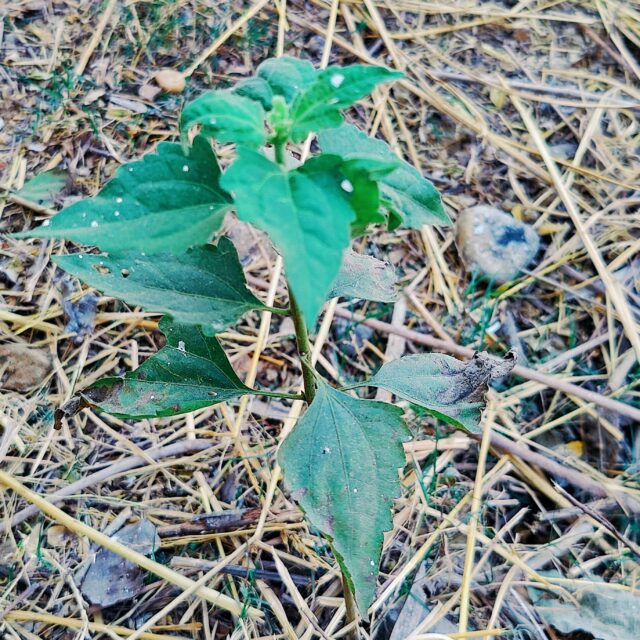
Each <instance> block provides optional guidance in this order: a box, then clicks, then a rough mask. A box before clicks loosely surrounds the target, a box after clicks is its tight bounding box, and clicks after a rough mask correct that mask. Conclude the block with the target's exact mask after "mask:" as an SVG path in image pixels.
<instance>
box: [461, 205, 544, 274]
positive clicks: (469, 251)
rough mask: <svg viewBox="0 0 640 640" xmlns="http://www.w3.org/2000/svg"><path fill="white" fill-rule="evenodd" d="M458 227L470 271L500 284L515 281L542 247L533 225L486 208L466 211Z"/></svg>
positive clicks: (464, 258) (462, 251) (482, 206)
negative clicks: (476, 271) (479, 273)
mask: <svg viewBox="0 0 640 640" xmlns="http://www.w3.org/2000/svg"><path fill="white" fill-rule="evenodd" d="M456 227H457V229H456V231H457V244H458V249H459V250H460V252H461V254H462V258H463V260H464V263H465V266H466V267H467V269H469V270H479V271H481V272H482V273H483V274H484V275H486V276H487V277H489V278H492V279H493V280H495V281H496V282H497V283H502V282H507V281H509V280H513V279H514V278H516V277H517V276H518V274H519V273H520V272H521V271H522V270H523V269H525V268H526V267H527V266H528V265H529V264H530V263H531V261H532V260H533V259H534V258H535V256H536V253H538V248H539V247H540V237H539V236H538V234H537V232H536V231H535V230H534V228H533V227H532V226H531V225H528V224H526V223H524V222H520V221H518V220H516V219H515V218H513V217H512V216H510V215H509V214H508V213H505V212H504V211H501V210H500V209H496V208H494V207H489V206H486V205H478V206H476V207H472V208H470V209H465V210H464V211H463V212H462V213H461V214H460V215H459V216H458V220H457V222H456Z"/></svg>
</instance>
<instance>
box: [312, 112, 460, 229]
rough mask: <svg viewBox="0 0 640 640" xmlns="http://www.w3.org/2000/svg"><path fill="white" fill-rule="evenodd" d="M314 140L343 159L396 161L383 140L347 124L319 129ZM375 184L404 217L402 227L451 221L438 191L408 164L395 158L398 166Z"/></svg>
mask: <svg viewBox="0 0 640 640" xmlns="http://www.w3.org/2000/svg"><path fill="white" fill-rule="evenodd" d="M318 142H319V143H320V147H321V149H322V150H323V151H324V152H325V153H334V154H337V155H339V156H342V157H343V158H345V159H347V160H355V159H365V158H369V159H370V158H377V159H378V160H392V159H394V160H399V158H398V156H396V154H395V153H394V152H393V151H392V149H391V148H390V147H389V145H388V144H387V143H386V142H384V141H383V140H378V139H377V138H371V137H369V136H368V135H367V134H366V133H364V132H363V131H360V130H359V129H358V128H357V127H355V126H353V125H351V124H344V125H342V126H341V127H338V128H335V129H327V130H325V131H321V132H320V133H319V134H318ZM379 184H380V190H381V192H382V198H383V203H384V204H385V206H386V207H387V208H388V209H390V211H391V213H393V214H394V215H397V216H399V217H400V218H401V219H402V220H404V225H405V226H407V227H411V228H413V229H419V228H421V227H422V225H425V224H438V225H449V224H451V221H450V219H449V216H448V215H447V213H446V211H445V210H444V207H443V206H442V199H441V198H440V194H439V193H438V190H437V189H436V188H435V187H434V186H433V184H432V183H431V182H430V181H429V180H427V179H426V178H424V177H423V176H422V175H421V174H420V172H419V171H418V170H417V169H416V168H415V167H412V166H411V165H410V164H409V163H407V162H404V161H399V166H398V168H397V169H396V170H395V171H392V172H391V173H389V174H387V175H386V176H383V177H382V178H380V183H379ZM396 226H397V225H396Z"/></svg>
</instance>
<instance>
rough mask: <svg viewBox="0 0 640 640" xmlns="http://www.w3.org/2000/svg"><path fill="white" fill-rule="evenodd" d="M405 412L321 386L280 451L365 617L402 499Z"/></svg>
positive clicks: (289, 479)
mask: <svg viewBox="0 0 640 640" xmlns="http://www.w3.org/2000/svg"><path fill="white" fill-rule="evenodd" d="M409 438H410V433H409V430H408V429H407V427H406V425H405V424H404V422H403V420H402V411H401V410H400V409H398V408H397V407H394V406H393V405H390V404H387V403H384V402H374V401H372V400H360V399H358V398H353V397H351V396H349V395H347V394H346V393H343V392H341V391H336V390H335V389H332V388H331V387H330V386H328V385H327V384H326V383H324V382H321V381H320V382H319V386H318V389H317V392H316V396H315V399H314V400H313V402H312V403H311V405H310V407H309V408H308V410H307V412H306V413H305V414H304V415H303V416H302V418H300V420H298V422H297V424H296V426H295V427H294V429H293V430H292V431H291V433H290V434H289V436H288V437H287V439H286V440H285V441H284V443H283V444H282V446H281V447H280V452H279V455H278V458H279V462H280V464H281V465H282V468H283V469H284V477H285V482H286V484H287V486H288V487H289V488H290V490H291V492H292V495H293V497H295V498H296V499H297V500H298V502H299V503H300V505H301V507H302V508H303V509H304V511H305V513H306V515H307V517H308V518H309V521H310V522H311V524H312V525H313V526H314V527H317V528H318V529H319V530H320V531H322V532H323V533H324V534H325V535H326V536H328V537H329V538H330V540H331V544H332V547H333V549H334V552H335V554H336V558H337V559H338V562H339V563H340V564H341V568H342V569H343V571H344V572H345V574H346V575H347V577H348V578H349V580H350V582H351V584H352V586H353V588H354V592H355V599H356V604H357V606H358V609H359V610H360V612H361V613H362V614H363V615H366V610H367V609H368V607H369V605H370V604H371V602H372V600H373V597H374V594H375V589H376V577H377V574H378V564H379V562H380V554H381V551H382V541H383V533H384V532H385V531H387V530H389V529H391V526H392V520H391V507H392V505H393V500H394V498H397V497H398V496H399V495H400V488H401V487H400V481H399V478H398V468H399V467H403V466H404V464H405V455H404V451H403V448H402V443H403V442H404V441H406V440H408V439H409Z"/></svg>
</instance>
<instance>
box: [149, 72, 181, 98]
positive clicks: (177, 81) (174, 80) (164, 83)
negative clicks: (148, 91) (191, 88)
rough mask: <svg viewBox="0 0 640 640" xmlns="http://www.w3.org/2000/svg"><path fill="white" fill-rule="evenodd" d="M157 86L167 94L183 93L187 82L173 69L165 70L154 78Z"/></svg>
mask: <svg viewBox="0 0 640 640" xmlns="http://www.w3.org/2000/svg"><path fill="white" fill-rule="evenodd" d="M154 80H155V81H156V84H157V85H158V86H159V87H160V88H161V89H162V90H163V91H166V92H167V93H182V92H183V91H184V87H185V84H186V81H185V79H184V76H183V75H182V74H181V73H180V72H179V71H174V70H173V69H163V70H162V71H158V73H156V75H155V76H154Z"/></svg>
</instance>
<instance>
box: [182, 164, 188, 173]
mask: <svg viewBox="0 0 640 640" xmlns="http://www.w3.org/2000/svg"><path fill="white" fill-rule="evenodd" d="M182 170H183V171H184V172H185V173H187V171H189V165H188V164H183V165H182Z"/></svg>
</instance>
